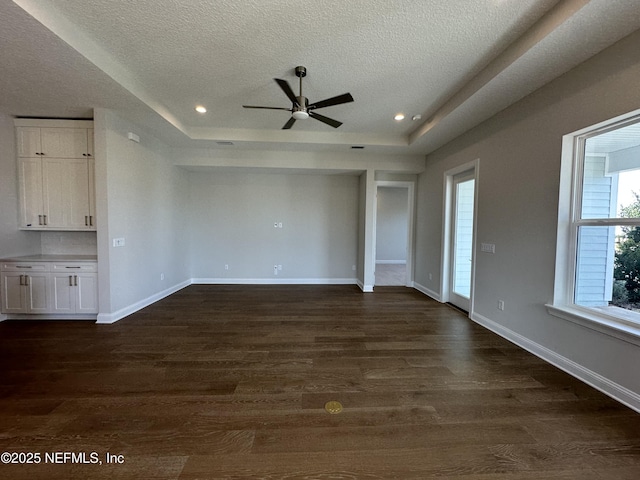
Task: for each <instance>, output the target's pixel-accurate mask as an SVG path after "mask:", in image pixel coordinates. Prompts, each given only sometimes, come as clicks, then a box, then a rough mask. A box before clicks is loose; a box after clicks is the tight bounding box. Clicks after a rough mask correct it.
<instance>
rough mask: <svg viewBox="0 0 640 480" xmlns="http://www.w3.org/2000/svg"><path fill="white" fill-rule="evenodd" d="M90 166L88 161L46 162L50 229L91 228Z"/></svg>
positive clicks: (46, 206) (44, 172)
mask: <svg viewBox="0 0 640 480" xmlns="http://www.w3.org/2000/svg"><path fill="white" fill-rule="evenodd" d="M88 178H89V167H88V160H87V159H84V158H83V159H63V158H43V159H42V182H43V188H42V191H43V203H44V214H45V215H46V228H52V229H67V230H84V229H87V230H88V229H89V228H90V227H89V226H88V223H89V222H88V216H89V185H88V181H87V179H88Z"/></svg>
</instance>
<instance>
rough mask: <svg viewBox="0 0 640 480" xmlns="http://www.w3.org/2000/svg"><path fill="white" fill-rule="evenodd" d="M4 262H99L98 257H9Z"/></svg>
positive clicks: (3, 259)
mask: <svg viewBox="0 0 640 480" xmlns="http://www.w3.org/2000/svg"><path fill="white" fill-rule="evenodd" d="M0 261H2V262H97V261H98V256H97V255H41V254H38V255H23V256H20V257H7V258H2V259H0Z"/></svg>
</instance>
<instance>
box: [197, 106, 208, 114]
mask: <svg viewBox="0 0 640 480" xmlns="http://www.w3.org/2000/svg"><path fill="white" fill-rule="evenodd" d="M196 112H198V113H207V109H206V108H204V107H203V106H202V105H197V106H196Z"/></svg>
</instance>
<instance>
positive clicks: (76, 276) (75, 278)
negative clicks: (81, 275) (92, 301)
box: [73, 275, 78, 287]
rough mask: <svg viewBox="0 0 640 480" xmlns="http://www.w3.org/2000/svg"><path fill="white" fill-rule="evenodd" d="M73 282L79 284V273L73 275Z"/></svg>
mask: <svg viewBox="0 0 640 480" xmlns="http://www.w3.org/2000/svg"><path fill="white" fill-rule="evenodd" d="M73 283H74V285H75V286H76V287H77V286H78V275H74V276H73Z"/></svg>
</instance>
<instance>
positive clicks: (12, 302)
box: [2, 272, 27, 313]
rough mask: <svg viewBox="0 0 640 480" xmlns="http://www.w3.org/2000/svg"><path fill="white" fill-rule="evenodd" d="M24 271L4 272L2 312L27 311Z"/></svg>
mask: <svg viewBox="0 0 640 480" xmlns="http://www.w3.org/2000/svg"><path fill="white" fill-rule="evenodd" d="M23 283H24V272H5V273H3V274H2V313H25V312H26V311H27V303H26V298H25V294H26V291H25V287H24V286H23V285H22V284H23Z"/></svg>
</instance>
